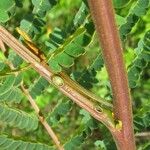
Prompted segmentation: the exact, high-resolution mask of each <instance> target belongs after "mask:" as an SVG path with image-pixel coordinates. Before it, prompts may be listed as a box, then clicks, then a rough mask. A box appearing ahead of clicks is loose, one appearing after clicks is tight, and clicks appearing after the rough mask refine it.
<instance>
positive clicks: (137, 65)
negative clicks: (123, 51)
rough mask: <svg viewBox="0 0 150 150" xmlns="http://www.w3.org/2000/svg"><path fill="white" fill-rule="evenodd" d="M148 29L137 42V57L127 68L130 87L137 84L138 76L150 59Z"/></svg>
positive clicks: (149, 32)
mask: <svg viewBox="0 0 150 150" xmlns="http://www.w3.org/2000/svg"><path fill="white" fill-rule="evenodd" d="M149 52H150V31H147V32H146V34H145V36H144V38H143V39H141V40H140V41H139V43H138V47H137V48H136V49H135V53H136V54H137V57H136V58H135V60H134V61H133V64H132V66H131V67H130V69H129V72H128V77H129V84H130V87H131V88H134V87H135V86H136V85H137V82H138V80H139V78H140V74H141V73H142V71H143V69H144V68H145V67H146V66H147V64H148V62H149V61H150V54H149Z"/></svg>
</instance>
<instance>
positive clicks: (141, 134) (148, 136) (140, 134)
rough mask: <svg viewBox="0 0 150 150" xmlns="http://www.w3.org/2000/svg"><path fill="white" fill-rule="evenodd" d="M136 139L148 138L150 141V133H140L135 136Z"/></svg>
mask: <svg viewBox="0 0 150 150" xmlns="http://www.w3.org/2000/svg"><path fill="white" fill-rule="evenodd" d="M135 136H136V137H146V138H149V139H150V132H140V133H136V134H135Z"/></svg>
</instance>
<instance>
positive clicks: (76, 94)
mask: <svg viewBox="0 0 150 150" xmlns="http://www.w3.org/2000/svg"><path fill="white" fill-rule="evenodd" d="M0 39H1V40H2V42H4V43H5V44H7V45H8V46H9V47H11V48H12V49H13V50H14V51H15V52H16V53H17V54H18V55H19V56H20V57H22V58H23V59H24V60H25V61H27V62H29V63H30V64H31V66H32V67H33V68H34V69H35V70H36V71H37V72H38V73H39V74H40V75H41V76H43V77H44V78H45V79H46V80H47V81H49V82H50V83H52V84H54V83H53V78H54V77H55V76H56V77H57V75H56V74H54V73H53V72H52V71H51V69H50V68H49V66H48V65H47V64H46V63H45V62H41V61H40V59H39V58H38V57H37V56H36V55H35V54H34V53H32V52H31V51H30V50H29V49H27V48H26V47H25V46H23V45H22V44H21V43H20V42H19V41H18V40H17V39H16V38H15V37H14V36H13V35H11V34H10V33H9V32H8V31H7V30H6V29H5V28H3V27H2V26H0ZM59 76H60V78H62V80H63V84H62V86H56V85H55V84H54V85H55V86H56V88H57V89H58V90H59V91H61V92H62V93H63V94H64V95H66V96H67V97H69V98H70V99H71V100H72V101H74V102H75V103H76V104H77V105H78V106H80V107H82V108H83V109H85V110H86V111H88V112H89V113H90V114H91V115H92V116H93V117H94V118H95V119H97V120H99V121H100V122H102V123H103V124H104V125H106V126H107V128H108V129H109V130H110V131H111V132H113V133H114V132H117V133H118V131H116V129H115V128H114V121H113V120H112V116H110V115H109V114H108V113H106V112H103V111H101V110H100V111H99V110H97V109H96V107H95V102H93V101H91V100H90V98H89V95H87V92H85V91H79V90H77V89H76V87H75V86H76V83H75V82H74V81H71V82H70V80H71V79H69V77H68V78H66V76H64V74H60V75H59ZM78 86H79V85H78ZM79 89H82V88H79ZM92 97H93V96H92ZM107 106H110V104H109V105H107ZM111 108H112V107H111Z"/></svg>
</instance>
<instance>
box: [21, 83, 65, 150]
mask: <svg viewBox="0 0 150 150" xmlns="http://www.w3.org/2000/svg"><path fill="white" fill-rule="evenodd" d="M21 89H22V91H23V92H24V94H25V95H26V97H27V98H28V100H29V102H30V103H31V106H32V107H33V109H34V110H35V112H36V114H37V116H38V118H39V120H40V122H41V124H42V125H43V126H44V128H45V129H46V131H47V132H48V134H49V136H50V137H51V138H52V140H53V141H54V143H55V144H56V146H57V148H58V149H59V150H64V148H63V147H62V146H61V144H60V141H59V140H58V137H57V136H56V134H55V132H54V131H53V130H52V128H51V127H50V125H49V124H48V123H47V121H46V120H45V118H44V116H43V115H42V114H41V113H40V109H39V107H38V106H37V104H36V103H35V100H33V98H32V97H31V95H30V94H29V92H28V90H27V89H25V88H24V86H23V84H22V85H21Z"/></svg>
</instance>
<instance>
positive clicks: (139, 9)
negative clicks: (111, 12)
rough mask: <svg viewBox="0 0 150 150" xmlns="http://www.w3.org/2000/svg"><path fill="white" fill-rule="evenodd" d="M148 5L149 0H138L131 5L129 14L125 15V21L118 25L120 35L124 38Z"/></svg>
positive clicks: (149, 3)
mask: <svg viewBox="0 0 150 150" xmlns="http://www.w3.org/2000/svg"><path fill="white" fill-rule="evenodd" d="M149 5H150V0H138V1H137V2H136V4H135V5H134V7H131V9H130V11H129V14H128V15H127V17H126V22H125V23H124V24H122V25H121V26H120V29H119V31H120V36H121V39H122V40H124V39H125V38H126V36H127V34H128V33H130V31H131V30H132V28H133V27H134V26H135V24H136V23H137V21H138V20H139V18H140V17H141V16H143V15H144V14H146V12H147V10H148V8H149Z"/></svg>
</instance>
